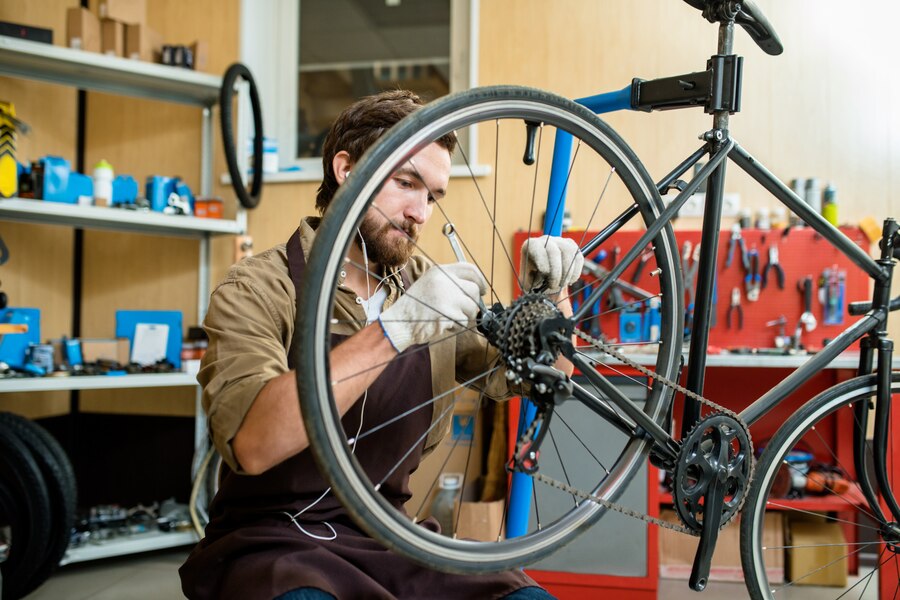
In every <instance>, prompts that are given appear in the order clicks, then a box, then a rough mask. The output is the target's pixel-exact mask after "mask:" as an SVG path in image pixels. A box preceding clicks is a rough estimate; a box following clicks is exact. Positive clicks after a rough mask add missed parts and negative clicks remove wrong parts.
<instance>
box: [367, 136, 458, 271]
mask: <svg viewBox="0 0 900 600" xmlns="http://www.w3.org/2000/svg"><path fill="white" fill-rule="evenodd" d="M449 182H450V153H449V152H448V151H447V150H446V149H445V148H443V147H441V146H439V145H438V144H431V145H429V146H428V147H426V148H425V149H423V150H421V151H420V152H419V153H418V154H417V155H416V156H414V157H413V158H412V159H410V161H409V162H407V163H406V164H405V165H403V166H402V167H400V168H399V169H397V170H396V171H395V172H394V174H393V175H391V177H390V178H388V180H387V181H386V182H385V183H384V186H383V187H382V188H381V191H380V192H378V196H376V197H375V201H374V202H373V204H372V206H371V207H370V208H369V210H368V212H367V213H366V216H365V217H364V218H363V222H362V224H361V225H360V233H361V234H362V237H363V239H364V240H365V242H366V252H367V253H368V255H369V260H371V261H372V262H375V263H377V264H379V265H382V266H384V267H388V268H391V267H399V266H402V265H404V264H405V263H406V261H407V260H409V257H410V256H411V255H412V253H413V251H414V250H415V246H416V244H415V242H416V241H417V240H418V239H419V233H420V232H421V228H422V227H423V226H424V225H425V223H426V222H427V221H428V219H429V218H430V217H431V211H432V209H433V208H434V202H435V201H437V200H440V199H441V198H443V197H444V195H445V194H446V190H447V185H448V184H449Z"/></svg>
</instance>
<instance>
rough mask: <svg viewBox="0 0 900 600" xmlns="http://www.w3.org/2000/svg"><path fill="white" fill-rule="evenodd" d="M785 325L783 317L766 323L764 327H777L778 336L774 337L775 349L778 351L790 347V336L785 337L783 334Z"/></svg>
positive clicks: (785, 318)
mask: <svg viewBox="0 0 900 600" xmlns="http://www.w3.org/2000/svg"><path fill="white" fill-rule="evenodd" d="M785 325H787V317H785V316H784V315H781V316H780V317H778V318H777V319H775V320H772V321H768V322H767V323H766V327H778V334H777V335H776V336H775V347H776V348H779V349H784V348H788V347H790V345H791V336H789V335H785V332H784V326H785Z"/></svg>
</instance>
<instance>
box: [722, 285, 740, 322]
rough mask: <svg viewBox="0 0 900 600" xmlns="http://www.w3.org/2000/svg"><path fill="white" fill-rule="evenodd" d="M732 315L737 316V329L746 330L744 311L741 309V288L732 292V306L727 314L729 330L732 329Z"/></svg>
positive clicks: (726, 319) (733, 289) (736, 288)
mask: <svg viewBox="0 0 900 600" xmlns="http://www.w3.org/2000/svg"><path fill="white" fill-rule="evenodd" d="M732 313H735V314H737V328H738V329H743V328H744V309H743V308H741V288H739V287H735V288H732V290H731V305H730V306H729V307H728V312H727V313H726V314H725V324H726V325H728V329H731V324H732V319H731V315H732Z"/></svg>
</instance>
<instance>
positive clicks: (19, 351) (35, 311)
mask: <svg viewBox="0 0 900 600" xmlns="http://www.w3.org/2000/svg"><path fill="white" fill-rule="evenodd" d="M0 323H11V324H15V325H28V331H27V332H25V333H11V334H9V335H3V336H0V362H5V363H6V364H8V365H9V366H10V367H12V368H14V369H22V368H24V367H25V357H26V355H27V353H28V346H30V345H31V344H39V343H40V341H41V310H40V309H39V308H4V309H3V310H0Z"/></svg>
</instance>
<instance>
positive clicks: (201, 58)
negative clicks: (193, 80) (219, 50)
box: [188, 40, 209, 71]
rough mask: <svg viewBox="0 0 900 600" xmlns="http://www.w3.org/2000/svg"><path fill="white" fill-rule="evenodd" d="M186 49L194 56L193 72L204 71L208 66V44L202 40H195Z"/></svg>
mask: <svg viewBox="0 0 900 600" xmlns="http://www.w3.org/2000/svg"><path fill="white" fill-rule="evenodd" d="M188 48H190V50H191V53H192V54H193V55H194V70H195V71H205V70H206V67H207V66H209V44H207V43H206V42H205V41H203V40H197V41H196V42H194V43H193V44H191V45H190V46H188Z"/></svg>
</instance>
